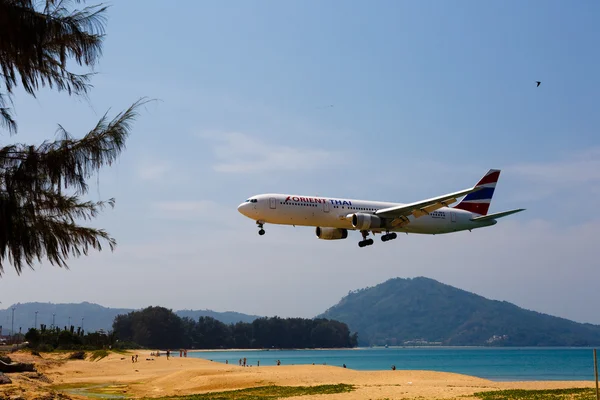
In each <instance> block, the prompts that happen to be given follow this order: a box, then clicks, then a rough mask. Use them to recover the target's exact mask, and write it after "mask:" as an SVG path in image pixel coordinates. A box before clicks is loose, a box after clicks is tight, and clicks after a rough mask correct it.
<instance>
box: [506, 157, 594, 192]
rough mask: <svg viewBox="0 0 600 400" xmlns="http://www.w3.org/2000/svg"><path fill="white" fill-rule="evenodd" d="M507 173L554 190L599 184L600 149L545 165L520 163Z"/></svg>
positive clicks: (510, 168)
mask: <svg viewBox="0 0 600 400" xmlns="http://www.w3.org/2000/svg"><path fill="white" fill-rule="evenodd" d="M508 171H510V172H511V173H514V174H516V175H519V176H520V177H521V178H523V179H527V180H531V181H534V182H538V183H544V184H551V185H553V186H554V187H556V188H559V187H564V186H572V185H578V184H587V183H597V182H600V148H595V149H590V150H586V151H584V152H581V153H578V154H575V155H571V156H570V157H568V158H567V159H565V160H561V161H554V162H546V163H521V164H516V165H513V166H511V167H509V168H508Z"/></svg>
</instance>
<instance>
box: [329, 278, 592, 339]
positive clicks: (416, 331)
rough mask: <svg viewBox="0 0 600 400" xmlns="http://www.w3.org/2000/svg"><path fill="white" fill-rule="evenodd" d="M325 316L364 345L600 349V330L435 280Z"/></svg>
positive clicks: (384, 290) (375, 293) (365, 297)
mask: <svg viewBox="0 0 600 400" xmlns="http://www.w3.org/2000/svg"><path fill="white" fill-rule="evenodd" d="M319 317H322V318H329V319H335V320H337V321H341V322H345V323H346V324H348V327H349V328H350V330H352V331H353V332H354V331H356V332H358V339H359V345H361V346H364V345H383V344H389V345H412V344H428V343H429V344H431V343H432V342H433V343H435V344H442V345H456V346H461V345H491V346H588V345H600V326H598V325H591V324H580V323H577V322H573V321H569V320H567V319H564V318H558V317H553V316H550V315H547V314H541V313H538V312H535V311H529V310H525V309H522V308H520V307H517V306H515V305H514V304H511V303H508V302H506V301H495V300H489V299H486V298H484V297H481V296H478V295H476V294H473V293H470V292H467V291H464V290H461V289H457V288H455V287H452V286H449V285H445V284H442V283H440V282H437V281H435V280H433V279H429V278H423V277H419V278H414V279H401V278H395V279H390V280H388V281H386V282H384V283H381V284H379V285H377V286H374V287H370V288H365V289H361V290H357V291H354V292H350V293H349V294H348V295H347V296H345V297H344V298H343V299H342V300H341V301H340V302H339V303H338V304H337V305H335V306H333V307H331V308H330V309H328V310H327V311H325V312H324V313H323V314H321V315H320V316H319Z"/></svg>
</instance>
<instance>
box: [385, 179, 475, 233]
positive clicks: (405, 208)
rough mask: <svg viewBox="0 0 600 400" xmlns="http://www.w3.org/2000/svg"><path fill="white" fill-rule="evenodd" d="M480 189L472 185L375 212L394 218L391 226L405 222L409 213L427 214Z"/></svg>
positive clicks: (417, 215) (416, 216) (415, 215)
mask: <svg viewBox="0 0 600 400" xmlns="http://www.w3.org/2000/svg"><path fill="white" fill-rule="evenodd" d="M481 189H483V187H472V188H470V189H465V190H461V191H459V192H454V193H448V194H445V195H443V196H438V197H433V198H431V199H427V200H421V201H417V202H415V203H410V204H403V205H401V206H396V207H389V208H383V209H381V210H379V211H376V212H375V214H376V215H377V216H379V217H382V218H394V221H393V222H392V225H393V226H396V225H401V224H407V223H408V222H409V220H408V217H409V216H410V215H412V216H414V217H415V218H419V217H422V216H423V215H427V214H429V213H431V212H433V211H435V210H438V209H440V208H442V207H448V205H449V204H452V203H454V202H456V200H457V199H458V198H459V197H462V196H465V195H467V194H469V193H473V192H476V191H478V190H481Z"/></svg>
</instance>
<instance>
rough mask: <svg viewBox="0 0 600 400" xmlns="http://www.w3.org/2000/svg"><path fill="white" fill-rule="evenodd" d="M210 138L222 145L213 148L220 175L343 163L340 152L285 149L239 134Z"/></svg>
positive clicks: (319, 167) (298, 148) (284, 147)
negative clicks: (223, 173) (222, 173)
mask: <svg viewBox="0 0 600 400" xmlns="http://www.w3.org/2000/svg"><path fill="white" fill-rule="evenodd" d="M202 136H204V137H207V136H208V135H202ZM210 138H211V139H212V140H215V141H218V142H219V144H216V145H215V146H214V148H213V152H214V154H215V156H216V158H217V160H218V162H217V163H216V164H215V165H213V169H214V170H215V171H217V172H229V173H257V172H264V171H277V170H287V171H306V170H315V169H321V168H323V167H324V166H330V165H335V164H340V163H343V162H344V157H343V154H342V153H341V152H339V151H332V150H324V149H319V148H307V147H290V146H283V145H278V144H274V143H268V142H266V141H264V140H260V139H258V138H256V137H252V136H250V135H246V134H244V133H239V132H232V133H224V134H218V135H210Z"/></svg>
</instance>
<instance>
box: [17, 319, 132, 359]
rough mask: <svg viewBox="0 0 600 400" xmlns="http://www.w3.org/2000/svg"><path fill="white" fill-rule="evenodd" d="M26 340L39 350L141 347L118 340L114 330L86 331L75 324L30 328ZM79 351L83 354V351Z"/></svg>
mask: <svg viewBox="0 0 600 400" xmlns="http://www.w3.org/2000/svg"><path fill="white" fill-rule="evenodd" d="M25 340H27V341H28V342H29V347H30V348H31V349H32V350H34V351H38V352H39V351H41V352H51V351H56V350H98V349H106V348H111V349H113V348H114V349H115V350H119V349H124V348H127V349H135V348H139V346H138V345H136V344H133V343H127V342H124V341H120V342H119V341H117V337H116V336H115V334H114V332H104V331H98V332H91V333H85V332H84V331H83V330H82V329H81V328H77V330H75V327H74V326H71V327H70V328H69V329H67V327H64V328H63V329H60V328H54V329H47V328H46V325H44V324H42V325H41V326H40V329H39V330H38V329H33V328H30V329H29V331H27V333H26V334H25ZM79 353H80V354H82V353H83V351H80V352H79ZM74 354H75V353H74Z"/></svg>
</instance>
